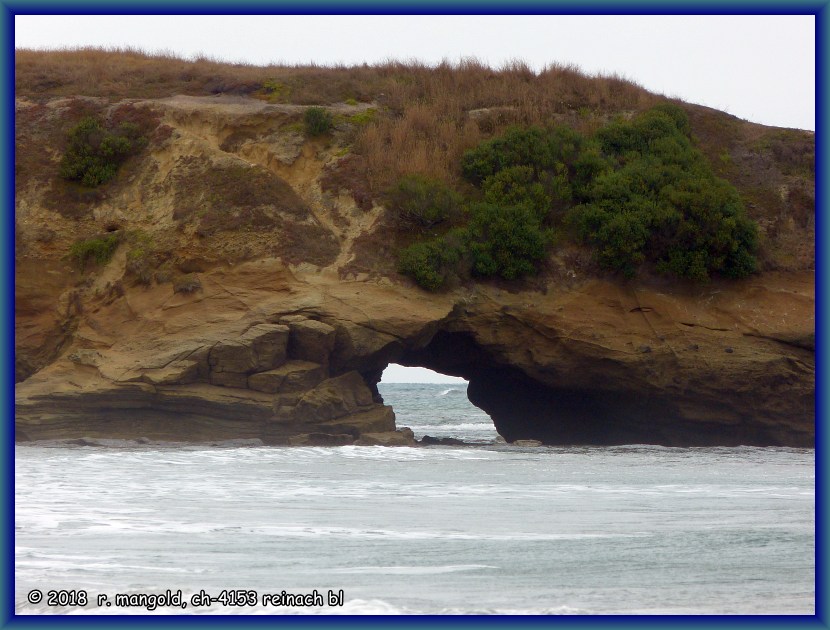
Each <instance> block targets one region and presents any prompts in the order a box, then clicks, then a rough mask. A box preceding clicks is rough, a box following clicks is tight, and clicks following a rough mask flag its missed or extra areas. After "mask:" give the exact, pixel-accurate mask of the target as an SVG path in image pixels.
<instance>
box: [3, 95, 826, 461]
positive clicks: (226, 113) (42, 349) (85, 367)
mask: <svg viewBox="0 0 830 630" xmlns="http://www.w3.org/2000/svg"><path fill="white" fill-rule="evenodd" d="M375 105H376V104H372V103H368V104H367V103H360V104H353V105H349V104H346V103H341V104H337V105H332V106H330V110H331V111H332V112H334V113H339V114H341V115H342V120H344V121H345V122H343V123H342V124H339V126H338V127H337V128H336V130H335V132H334V134H333V136H331V137H329V138H322V139H315V138H308V137H306V136H305V135H304V134H303V132H302V128H301V125H299V124H298V123H299V121H301V117H302V112H303V111H304V107H303V106H299V105H290V104H269V103H268V102H266V101H263V100H258V99H255V98H251V97H247V96H221V95H220V96H204V97H199V96H176V97H169V98H160V99H131V100H127V101H115V102H112V101H109V100H105V99H100V98H98V99H96V98H89V97H77V98H76V97H69V98H43V99H29V98H19V99H18V101H17V108H16V111H17V130H16V132H17V137H16V141H17V156H18V159H17V171H16V191H17V200H16V207H15V211H16V234H15V237H16V264H17V268H16V275H15V280H16V299H15V326H16V327H15V333H16V338H15V344H16V348H15V350H16V357H15V358H16V367H17V380H18V381H19V382H18V384H17V385H16V435H17V439H19V440H37V439H52V438H74V437H81V436H88V437H98V438H140V437H145V438H150V439H159V440H187V441H209V440H217V439H237V438H258V439H261V440H263V441H264V442H266V443H269V444H311V443H314V444H333V445H335V444H351V443H361V444H410V443H412V435H411V432H408V431H406V430H396V429H397V428H396V426H395V417H394V412H393V410H392V408H391V407H389V406H387V405H384V404H383V401H382V400H381V399H380V396H379V395H378V393H377V388H376V384H377V382H378V381H379V379H380V375H381V373H382V371H383V369H384V368H385V367H386V366H387V365H388V364H389V363H390V362H397V363H402V364H404V365H419V366H424V367H429V368H432V369H436V370H438V371H441V372H444V373H447V374H453V375H458V376H463V377H465V378H467V379H469V380H470V386H469V396H470V399H471V400H472V402H473V403H474V404H476V405H478V406H479V407H481V408H482V409H484V410H485V411H486V412H487V413H488V414H490V416H491V417H492V418H493V421H494V423H495V425H496V428H497V429H498V431H499V432H500V433H501V435H503V436H504V437H505V438H506V439H507V440H508V441H513V440H517V439H538V440H541V441H543V442H545V443H548V444H624V443H655V444H666V445H736V444H753V445H794V446H812V444H813V439H814V417H813V414H814V407H813V396H814V368H815V356H814V345H813V344H814V341H813V340H814V327H815V321H814V281H813V269H812V265H813V257H814V250H813V248H812V238H813V235H812V231H811V230H812V228H811V227H810V228H809V229H808V228H805V227H804V225H805V224H804V221H803V220H802V219H800V218H798V217H796V218H795V219H794V218H793V217H792V216H789V215H786V214H785V215H782V216H775V217H773V218H770V216H769V212H767V215H766V219H765V218H764V216H762V215H763V211H765V210H764V208H756V209H755V211H756V214H758V218H759V220H761V222H762V228H765V224H764V223H763V220H767V222H768V224H767V225H766V228H768V227H769V224H770V222H772V221H773V219H774V221H775V222H776V226H777V232H776V234H775V235H774V237H773V235H772V234H771V235H770V236H769V238H768V244H767V245H768V250H767V251H768V252H772V253H770V254H769V258H770V259H771V260H772V259H773V258H774V259H775V260H772V262H770V263H769V264H767V265H766V268H765V271H763V272H762V273H759V274H756V275H754V276H753V277H751V278H750V279H747V280H743V281H724V280H716V281H713V282H711V283H709V284H705V285H692V284H683V283H676V282H673V281H671V280H667V279H665V278H661V277H656V276H649V275H645V276H644V277H641V279H640V280H637V281H623V280H621V279H619V278H616V277H611V276H603V275H601V274H598V273H595V272H594V271H592V269H591V268H590V265H587V264H583V265H580V264H579V261H580V260H581V256H584V253H581V252H576V253H574V252H567V251H566V252H561V251H560V252H557V253H556V254H555V255H554V256H553V258H552V259H551V261H550V264H549V265H548V267H547V269H546V271H545V273H543V274H542V275H541V276H540V277H539V278H537V279H534V280H532V281H529V282H525V283H521V284H513V285H508V284H498V283H468V284H466V285H462V286H458V287H456V288H454V289H452V290H449V291H447V292H444V293H439V294H429V293H426V292H424V291H422V290H420V289H418V288H417V287H416V286H414V285H413V284H412V283H411V282H410V281H408V280H407V279H405V278H402V277H401V276H399V275H397V274H396V273H395V272H394V260H391V255H392V252H393V248H392V242H391V241H392V240H393V236H391V235H390V234H389V233H388V232H386V231H385V230H387V229H388V228H387V226H385V224H384V208H383V207H382V206H381V205H379V204H378V202H377V200H372V199H369V202H368V204H367V203H366V200H365V199H360V198H359V196H356V195H354V194H352V193H353V191H352V192H349V191H348V190H342V191H339V192H338V190H337V189H334V190H332V189H326V187H325V186H321V181H323V180H324V179H325V177H326V176H327V173H329V172H330V169H331V166H332V165H333V164H337V163H339V162H340V161H341V160H342V158H343V154H344V151H345V150H346V148H347V147H348V143H349V141H350V138H351V137H352V135H350V134H353V132H354V129H353V128H354V124H353V123H350V122H349V117H353V116H354V115H355V114H359V113H361V112H365V111H367V110H368V109H370V108H371V107H373V106H375ZM695 111H696V112H697V113H696V114H695V115H696V116H697V117H698V118H693V121H694V120H697V124H698V126H699V127H700V128H702V125H703V123H704V122H706V121H708V120H709V119H707V118H706V117H705V112H703V111H702V110H695ZM87 112H93V113H96V114H99V115H103V116H110V117H112V116H122V117H126V118H128V119H130V120H138V121H139V122H141V123H142V124H144V125H146V126H147V128H148V129H150V131H151V141H150V144H149V145H148V147H147V148H146V149H145V150H144V151H143V152H142V153H141V154H140V155H138V156H135V157H133V158H131V159H130V161H129V162H128V163H127V164H126V165H125V166H124V167H123V169H122V171H121V172H120V173H119V176H118V178H117V180H116V181H115V182H113V183H112V184H111V185H108V186H107V187H102V189H100V190H98V189H96V190H94V191H90V190H84V189H81V188H80V187H73V186H69V185H66V184H65V183H64V182H61V181H60V180H59V178H57V177H56V175H55V173H56V171H57V163H58V161H59V159H60V155H61V143H62V141H63V137H64V135H65V130H66V128H67V126H68V125H69V124H70V123H71V121H73V120H77V117H78V116H79V115H80V113H87ZM477 115H478V114H477ZM701 121H703V122H701ZM744 125H745V127H746V129H747V131H746V134H749V135H751V134H753V133H754V134H756V135H758V134H761V132H762V131H763V128H760V127H758V126H757V125H749V124H748V123H745V124H744ZM742 133H743V132H742ZM746 146H747V145H746V144H741V145H737V144H736V145H734V146H733V152H734V153H735V156H736V157H735V160H738V161H740V160H743V161H742V162H740V164H741V165H743V166H745V165H747V164H749V163H750V162H751V161H752V160H758V159H761V158H759V157H758V156H757V155H755V154H751V152H745V153H746V154H745V155H744V154H740V151H741V150H745V148H746ZM764 159H767V160H768V161H769V160H773V162H772V163H773V166H775V163H774V159H775V158H774V156H773V158H769V157H767V158H764ZM782 159H783V158H782ZM776 168H777V167H776ZM327 169H328V170H327ZM781 170H782V169H781V168H778V170H775V171H772V173H773V175H769V174H768V175H767V176H766V177H767V179H768V181H767V182H766V183H765V184H764V185H766V186H767V187H768V188H769V187H777V189H776V191H775V192H774V196H775V195H777V198H776V199H774V203H776V204H779V205H781V206H782V207H785V208H786V207H787V204H788V196H791V195H794V194H795V193H794V192H792V191H793V190H795V189H796V188H798V186H796V185H794V184H793V183H792V181H790V180H787V178H786V177H784V176H783V175H781ZM776 173H777V175H776ZM758 177H759V175H758V174H757V173H747V172H744V171H741V172H738V173H737V174H736V175H735V178H736V180H741V178H743V180H745V183H746V182H749V183H746V186H745V187H748V186H749V184H753V185H756V184H757V186H760V184H758V182H757V181H755V180H757V179H758ZM776 177H777V178H778V179H776ZM753 178H754V179H753ZM743 180H742V181H743ZM750 180H752V181H750ZM799 181H801V180H799ZM753 182H754V183H753ZM788 182H789V183H788ZM799 185H801V184H799ZM757 186H756V188H757V190H756V194H755V197H753V199H756V200H760V201H758V203H759V204H760V205H762V204H763V199H765V197H764V195H765V194H767V193H765V192H764V191H765V190H767V188H764V189H761V188H758V187H757ZM782 187H784V188H783V189H782ZM758 190H760V191H761V192H760V193H759V192H758ZM799 194H801V193H799ZM770 203H772V202H770ZM367 205H368V207H367ZM802 205H803V204H802ZM776 207H778V206H776ZM767 210H768V208H767ZM779 214H780V213H779ZM788 221H789V223H787V222H788ZM787 230H789V231H787ZM97 235H115V236H117V237H118V243H119V244H118V246H117V249H116V251H115V254H114V256H113V257H112V258H111V259H110V260H109V262H107V263H106V264H105V265H101V266H94V265H87V266H86V267H84V268H81V267H79V265H77V264H75V263H74V262H73V261H72V260H70V259H69V258H68V256H67V253H68V252H69V250H70V246H71V245H72V243H73V242H75V241H77V240H78V239H79V238H90V237H93V236H97ZM782 235H783V236H782ZM787 239H789V240H787ZM788 243H794V245H792V247H787V244H788ZM795 243H797V246H796V245H795ZM774 246H775V247H777V248H778V249H777V250H775V249H774ZM785 258H786V259H787V260H786V261H785V262H784V263H782V260H784V259H785Z"/></svg>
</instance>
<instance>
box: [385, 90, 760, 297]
mask: <svg viewBox="0 0 830 630" xmlns="http://www.w3.org/2000/svg"><path fill="white" fill-rule="evenodd" d="M461 173H462V175H463V176H464V177H465V178H466V179H467V180H468V181H469V182H470V183H471V184H473V185H474V186H476V187H477V188H479V189H480V192H479V193H478V195H477V198H476V200H471V201H468V203H467V215H468V222H467V225H466V226H465V227H464V228H462V229H460V230H459V231H457V233H456V234H457V236H458V238H460V243H461V244H460V249H456V250H453V251H452V253H451V254H448V253H447V251H446V248H445V244H442V241H441V240H440V239H436V240H433V241H428V242H426V243H418V244H416V245H413V246H411V247H410V248H409V249H408V250H407V251H406V252H405V256H406V264H402V265H401V270H402V271H403V272H404V273H408V274H409V275H411V276H413V277H414V278H415V279H416V281H418V283H419V284H420V285H421V286H423V287H425V288H428V289H431V290H436V289H437V288H439V287H440V286H441V285H442V283H443V281H444V279H445V278H446V277H448V274H449V273H450V270H451V268H453V266H455V267H454V271H453V272H454V273H457V274H458V275H464V274H465V273H467V272H471V273H473V274H476V275H479V276H484V277H488V276H500V277H502V278H505V279H508V280H512V279H515V278H519V277H521V276H523V275H527V274H531V273H534V272H535V271H536V270H537V268H538V264H539V262H540V261H541V260H543V259H544V258H545V256H546V254H547V250H548V248H549V246H550V244H551V243H552V242H553V240H554V234H556V233H557V231H558V230H559V229H561V228H563V227H567V228H569V229H570V232H571V234H572V235H573V236H575V237H576V238H577V239H579V240H581V241H583V242H585V243H588V244H591V245H593V246H594V248H595V250H594V251H595V256H596V259H597V261H598V262H599V264H600V265H601V266H602V267H604V268H606V269H609V270H613V271H619V272H622V273H623V274H624V275H626V276H628V277H630V276H633V275H634V274H635V273H636V271H637V269H638V268H639V267H640V265H642V264H643V263H652V264H654V266H655V268H656V269H657V270H658V271H659V272H662V273H668V274H672V275H675V276H677V277H680V278H689V279H692V280H697V281H705V280H707V279H708V278H709V277H710V275H711V274H712V273H719V274H721V275H724V276H728V277H733V278H741V277H745V276H747V275H748V274H750V273H752V272H753V271H754V270H755V257H754V252H755V250H756V249H757V241H758V235H757V226H756V225H755V223H754V222H752V221H751V220H750V219H749V218H748V217H747V216H746V214H745V213H744V209H743V204H742V202H741V199H740V196H739V195H738V192H737V191H736V189H735V188H734V187H733V186H732V185H731V184H729V183H728V182H726V181H724V180H722V179H718V178H717V177H715V176H714V174H713V172H712V169H711V167H710V165H709V163H708V162H707V161H706V159H705V158H704V156H703V154H702V153H701V152H700V151H698V150H697V149H696V148H695V147H694V146H693V144H692V140H691V128H690V125H689V121H688V118H687V117H686V114H685V112H684V111H683V110H682V109H680V108H679V107H676V106H674V105H671V104H668V103H666V104H662V105H659V106H657V107H654V108H652V109H650V110H648V111H646V112H643V113H642V114H640V115H638V116H636V117H634V118H633V119H631V120H625V119H622V118H618V119H616V120H614V121H612V122H610V123H609V124H607V125H606V126H604V127H602V128H601V129H599V130H597V132H596V133H595V134H594V135H593V136H592V137H590V138H585V137H583V136H581V135H580V134H579V133H577V132H576V131H574V130H573V129H570V128H568V127H561V126H559V127H551V128H547V129H543V128H541V127H530V128H525V129H521V128H512V129H510V130H508V131H507V132H506V133H505V134H503V135H502V136H500V137H497V138H493V139H492V140H488V141H486V142H483V143H481V144H480V145H479V146H478V147H476V148H475V149H472V150H471V151H468V152H466V153H465V154H464V156H463V158H462V163H461ZM429 225H430V227H431V226H432V225H434V224H433V223H430V224H429ZM464 265H468V267H469V268H464Z"/></svg>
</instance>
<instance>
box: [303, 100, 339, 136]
mask: <svg viewBox="0 0 830 630" xmlns="http://www.w3.org/2000/svg"><path fill="white" fill-rule="evenodd" d="M303 122H304V123H305V130H306V133H307V134H308V135H310V136H322V135H323V134H325V133H328V132H329V131H331V128H332V126H333V125H334V119H333V118H332V115H331V114H330V113H329V112H328V111H327V110H326V109H325V108H323V107H309V108H308V109H307V110H305V114H304V115H303Z"/></svg>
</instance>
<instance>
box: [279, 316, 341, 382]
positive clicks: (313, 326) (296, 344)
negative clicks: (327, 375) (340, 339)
mask: <svg viewBox="0 0 830 630" xmlns="http://www.w3.org/2000/svg"><path fill="white" fill-rule="evenodd" d="M288 326H289V328H290V329H291V333H290V336H289V339H288V356H289V357H291V358H292V359H299V360H301V361H311V362H312V363H319V364H320V365H322V366H324V368H325V369H326V370H328V366H329V358H330V356H331V353H332V351H333V350H334V341H335V330H334V328H333V327H331V326H329V325H328V324H324V323H323V322H318V321H315V320H313V319H306V320H303V321H292V322H290V323H289V324H288Z"/></svg>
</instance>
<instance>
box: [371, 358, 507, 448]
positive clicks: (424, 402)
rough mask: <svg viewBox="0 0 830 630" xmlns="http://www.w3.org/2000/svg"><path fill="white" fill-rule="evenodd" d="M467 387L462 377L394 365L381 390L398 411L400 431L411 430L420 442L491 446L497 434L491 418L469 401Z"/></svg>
mask: <svg viewBox="0 0 830 630" xmlns="http://www.w3.org/2000/svg"><path fill="white" fill-rule="evenodd" d="M467 385H468V383H467V381H466V380H464V379H463V378H458V377H454V376H447V375H445V374H441V373H439V372H434V371H432V370H429V369H427V368H422V367H417V368H415V367H413V368H407V367H403V366H401V365H397V364H394V363H393V364H390V365H389V366H388V367H387V368H386V370H384V372H383V377H382V379H381V381H380V383H378V391H379V392H380V394H381V396H383V400H384V403H385V404H387V405H391V406H392V407H393V409H394V410H395V417H396V424H397V426H398V428H401V427H409V428H410V429H412V431H413V432H414V433H415V437H416V438H417V439H419V440H420V439H422V438H423V437H424V436H427V435H428V436H430V437H433V438H438V439H446V438H453V439H456V440H461V441H463V442H466V443H473V444H491V443H493V442H494V441H495V440H496V438H497V437H498V433H497V432H496V429H495V427H494V426H493V421H492V419H491V418H490V416H488V415H487V414H486V413H485V412H484V411H483V410H481V409H479V408H478V407H476V406H475V405H473V404H472V403H471V402H470V401H469V400H468V399H467Z"/></svg>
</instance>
